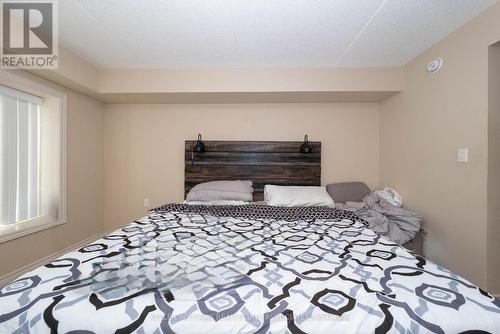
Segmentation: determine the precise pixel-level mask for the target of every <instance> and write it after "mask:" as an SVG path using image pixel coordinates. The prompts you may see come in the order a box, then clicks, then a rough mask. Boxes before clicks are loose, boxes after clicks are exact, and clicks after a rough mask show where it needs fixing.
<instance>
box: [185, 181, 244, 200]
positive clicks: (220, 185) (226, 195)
mask: <svg viewBox="0 0 500 334" xmlns="http://www.w3.org/2000/svg"><path fill="white" fill-rule="evenodd" d="M252 200H253V187H252V181H211V182H204V183H200V184H197V185H195V186H194V187H193V188H192V189H191V190H190V191H189V193H188V194H187V196H186V201H189V202H192V201H203V202H211V201H244V202H251V201H252Z"/></svg>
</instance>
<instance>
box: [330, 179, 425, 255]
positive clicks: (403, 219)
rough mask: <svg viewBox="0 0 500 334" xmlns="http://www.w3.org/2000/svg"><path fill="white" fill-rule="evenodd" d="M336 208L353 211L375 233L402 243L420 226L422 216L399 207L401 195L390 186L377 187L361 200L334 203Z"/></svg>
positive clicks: (408, 239)
mask: <svg viewBox="0 0 500 334" xmlns="http://www.w3.org/2000/svg"><path fill="white" fill-rule="evenodd" d="M336 208H337V209H341V210H346V211H350V212H353V213H354V214H356V215H357V216H358V217H359V218H361V219H363V220H364V221H366V222H367V223H368V227H369V228H370V229H372V230H373V231H374V232H376V233H377V234H380V235H383V236H386V237H387V238H389V239H390V240H392V241H394V242H396V243H398V244H400V245H403V244H405V243H407V242H408V241H410V240H412V239H413V238H414V237H415V235H416V234H417V232H418V231H420V229H421V227H422V217H421V216H419V215H418V214H416V213H415V212H412V211H409V210H406V209H403V208H402V207H401V197H400V196H399V194H397V192H395V191H394V190H392V189H390V188H381V189H377V190H375V191H373V192H371V193H370V194H368V195H366V196H365V197H364V198H363V200H362V202H345V203H336Z"/></svg>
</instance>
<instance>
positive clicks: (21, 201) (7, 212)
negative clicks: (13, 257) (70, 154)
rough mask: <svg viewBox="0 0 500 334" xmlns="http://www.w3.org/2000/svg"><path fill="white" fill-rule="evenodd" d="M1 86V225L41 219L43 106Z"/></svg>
mask: <svg viewBox="0 0 500 334" xmlns="http://www.w3.org/2000/svg"><path fill="white" fill-rule="evenodd" d="M42 103H43V100H42V99H41V98H39V97H37V96H33V95H29V94H25V93H22V92H20V91H17V90H13V89H10V88H7V87H5V86H0V133H1V137H0V157H1V158H0V189H1V192H0V225H2V226H4V225H8V224H12V223H17V222H20V221H24V220H27V219H32V218H36V217H39V216H40V105H41V104H42Z"/></svg>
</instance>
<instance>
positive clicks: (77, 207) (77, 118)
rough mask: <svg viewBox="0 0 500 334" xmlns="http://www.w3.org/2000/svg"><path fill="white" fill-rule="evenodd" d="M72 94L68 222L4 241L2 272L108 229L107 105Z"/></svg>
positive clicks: (68, 92)
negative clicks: (105, 199)
mask: <svg viewBox="0 0 500 334" xmlns="http://www.w3.org/2000/svg"><path fill="white" fill-rule="evenodd" d="M28 77H29V76H28ZM35 80H36V79H35ZM36 81H37V82H39V83H40V82H43V81H42V80H36ZM45 84H47V83H45ZM48 85H49V86H50V87H52V88H58V87H54V85H52V84H48ZM58 89H60V88H58ZM67 94H68V102H67V103H68V107H67V120H68V127H67V223H66V224H63V225H59V226H56V227H53V228H50V229H47V230H43V231H40V232H37V233H34V234H30V235H27V236H24V237H21V238H17V239H14V240H10V241H7V242H3V243H0V254H2V256H1V257H0V276H2V275H5V274H8V273H11V272H13V271H15V270H17V269H19V268H21V267H23V266H26V265H29V264H31V263H33V262H35V261H37V260H39V259H41V258H44V257H46V256H49V255H52V254H54V253H56V252H58V251H61V250H62V249H64V248H66V247H68V246H70V245H72V244H75V243H77V242H79V241H82V240H84V239H86V238H88V237H91V236H93V235H96V234H99V233H101V232H102V231H103V226H104V222H103V218H104V196H103V194H104V144H103V136H104V106H103V105H102V104H101V103H99V102H96V101H94V100H92V99H90V98H88V97H85V96H83V95H80V94H78V93H74V92H72V91H67Z"/></svg>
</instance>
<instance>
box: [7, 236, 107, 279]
mask: <svg viewBox="0 0 500 334" xmlns="http://www.w3.org/2000/svg"><path fill="white" fill-rule="evenodd" d="M105 234H106V233H99V234H95V235H93V236H91V237H88V238H87V239H85V240H82V241H79V242H77V243H74V244H72V245H70V246H68V247H66V248H64V249H62V250H60V251H58V252H55V253H53V254H50V255H48V256H46V257H44V258H41V259H40V260H37V261H35V262H33V263H30V264H28V265H26V266H24V267H21V268H19V269H17V270H14V271H13V272H11V273H8V274H5V275H3V276H0V288H3V287H4V286H5V285H7V284H9V283H10V282H12V281H14V280H15V279H17V278H18V277H19V276H22V275H24V274H26V273H27V272H30V271H31V270H33V269H36V268H38V267H40V266H43V265H46V264H47V263H50V262H51V261H52V260H54V259H56V258H58V257H59V256H61V255H64V254H66V253H68V252H69V251H71V250H73V249H75V248H80V247H82V246H85V245H87V244H89V243H91V242H93V241H95V240H97V239H100V238H101V237H102V236H104V235H105Z"/></svg>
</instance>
